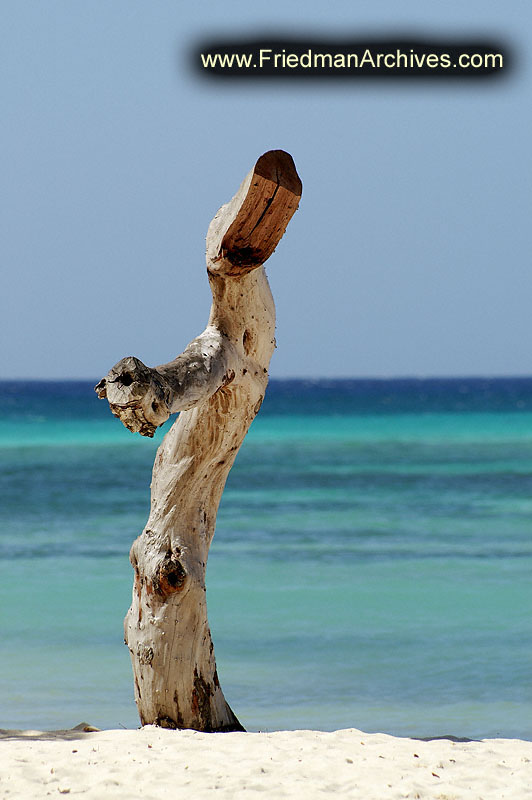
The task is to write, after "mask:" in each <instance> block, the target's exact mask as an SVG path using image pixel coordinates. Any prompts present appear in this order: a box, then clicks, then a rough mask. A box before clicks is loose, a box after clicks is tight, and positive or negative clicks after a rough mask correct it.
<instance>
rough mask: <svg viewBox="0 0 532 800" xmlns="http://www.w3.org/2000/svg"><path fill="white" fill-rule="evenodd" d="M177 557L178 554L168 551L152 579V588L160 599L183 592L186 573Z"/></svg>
mask: <svg viewBox="0 0 532 800" xmlns="http://www.w3.org/2000/svg"><path fill="white" fill-rule="evenodd" d="M179 556H180V553H179V552H176V553H172V551H171V550H169V551H168V553H167V554H166V556H165V559H164V561H163V562H162V564H161V566H160V567H159V570H158V572H157V574H156V576H155V578H154V579H153V588H154V590H155V591H156V592H157V594H158V595H160V596H161V597H168V596H169V595H171V594H175V593H176V592H181V591H183V588H184V586H185V581H186V578H187V573H186V571H185V569H184V567H183V565H182V563H181V561H180V560H179Z"/></svg>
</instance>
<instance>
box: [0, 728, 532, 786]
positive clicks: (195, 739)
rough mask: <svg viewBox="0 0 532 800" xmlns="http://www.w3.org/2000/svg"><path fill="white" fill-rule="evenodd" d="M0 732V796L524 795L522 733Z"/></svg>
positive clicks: (531, 747) (526, 770)
mask: <svg viewBox="0 0 532 800" xmlns="http://www.w3.org/2000/svg"><path fill="white" fill-rule="evenodd" d="M84 727H85V723H82V724H81V725H80V726H78V727H77V728H75V729H73V730H69V731H55V732H40V731H5V730H4V731H1V734H0V738H1V739H2V741H1V742H0V747H1V748H2V756H1V762H0V763H1V765H2V767H1V778H0V787H1V797H2V798H6V800H7V799H9V800H12V798H17V800H19V799H21V798H41V797H42V798H44V797H57V796H58V795H72V796H73V795H82V796H83V797H85V798H91V799H93V800H101V798H139V797H140V798H153V800H159V798H161V797H164V796H169V797H176V798H180V797H183V798H188V797H195V798H211V797H218V798H251V797H258V796H264V795H265V794H267V796H269V797H272V798H324V797H335V798H338V797H339V798H361V799H362V798H364V800H373V799H374V800H386V798H431V799H432V798H433V799H434V800H462V798H466V799H467V800H473V798H474V799H475V800H480V799H481V798H482V800H488V799H490V800H491V799H493V800H495V799H496V800H501V798H508V799H510V798H511V800H522V799H523V800H524V798H530V797H532V742H528V741H521V740H516V739H485V740H482V741H454V740H453V739H452V738H443V739H435V740H431V741H420V740H417V739H407V738H397V737H393V736H388V735H385V734H366V733H362V732H361V731H358V730H356V729H354V728H351V729H348V730H340V731H336V732H333V733H324V732H320V731H278V732H274V733H222V734H205V733H198V732H195V731H170V730H163V729H161V728H156V727H153V726H146V727H145V728H142V729H140V730H107V731H98V732H85V731H84V730H83V728H84Z"/></svg>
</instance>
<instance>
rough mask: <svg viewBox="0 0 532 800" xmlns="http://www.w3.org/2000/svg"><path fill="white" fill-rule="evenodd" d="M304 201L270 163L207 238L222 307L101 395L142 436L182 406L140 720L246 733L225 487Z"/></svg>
mask: <svg viewBox="0 0 532 800" xmlns="http://www.w3.org/2000/svg"><path fill="white" fill-rule="evenodd" d="M300 197H301V181H300V179H299V176H298V174H297V172H296V169H295V166H294V162H293V160H292V157H291V156H290V155H289V154H288V153H285V152H284V151H282V150H272V151H269V152H268V153H265V154H264V155H263V156H261V157H260V158H259V160H258V161H257V163H256V164H255V167H254V168H253V169H252V170H251V172H250V173H249V174H248V175H247V176H246V178H245V179H244V181H243V183H242V185H241V186H240V189H239V190H238V192H237V193H236V195H235V196H234V197H233V199H232V200H231V201H230V202H229V203H227V204H226V205H224V206H222V208H221V209H220V210H219V212H218V213H217V214H216V216H215V217H214V219H213V220H212V222H211V224H210V226H209V230H208V233H207V274H208V277H209V283H210V286H211V290H212V296H213V303H212V308H211V313H210V317H209V321H208V324H207V327H206V328H205V330H204V332H203V333H202V334H200V335H199V336H198V337H197V338H196V339H194V340H193V341H192V342H191V343H190V344H189V345H188V346H187V347H186V348H185V350H184V351H183V353H182V354H181V355H179V356H178V357H177V358H176V359H174V360H173V361H171V362H169V363H168V364H163V365H161V366H158V367H147V366H145V365H144V364H143V363H142V362H141V361H140V360H139V359H138V358H135V357H132V356H130V357H127V358H124V359H122V360H121V361H119V362H118V364H116V365H115V366H114V367H113V368H112V369H111V370H110V371H109V373H108V374H107V375H106V377H105V378H103V379H102V380H101V381H100V382H99V383H98V384H97V386H96V387H95V390H96V392H97V394H98V397H100V398H107V400H108V402H109V405H110V408H111V411H112V413H113V414H114V415H115V416H117V417H118V418H119V419H120V420H121V421H122V422H123V424H124V425H125V426H126V427H127V428H129V430H131V431H133V432H138V433H141V434H142V435H143V436H150V437H151V436H153V434H154V432H155V430H156V428H157V427H158V426H159V425H162V424H163V423H164V422H165V421H166V420H167V419H168V417H169V416H170V415H171V414H173V413H175V412H180V414H179V417H178V419H177V421H176V422H175V423H174V425H173V426H172V428H171V429H170V430H169V432H168V433H167V434H166V436H165V437H164V439H163V441H162V443H161V445H160V447H159V449H158V451H157V455H156V458H155V462H154V466H153V476H152V483H151V510H150V516H149V519H148V522H147V524H146V527H145V528H144V531H143V532H142V534H141V535H140V536H139V537H138V539H137V540H136V541H135V542H134V544H133V546H132V548H131V553H130V560H131V563H132V565H133V569H134V571H135V577H134V586H133V600H132V604H131V608H130V609H129V611H128V613H127V615H126V619H125V624H124V628H125V641H126V644H127V645H128V647H129V651H130V653H131V660H132V664H133V674H134V683H135V699H136V703H137V707H138V710H139V715H140V720H141V723H142V725H148V724H151V725H160V726H162V727H166V728H193V729H195V730H198V731H237V730H238V731H241V730H243V728H242V726H241V725H240V723H239V722H238V720H237V718H236V717H235V715H234V714H233V712H232V711H231V709H230V707H229V705H228V704H227V702H226V700H225V698H224V695H223V692H222V690H221V688H220V683H219V680H218V675H217V672H216V662H215V658H214V648H213V644H212V639H211V633H210V629H209V623H208V620H207V605H206V598H205V568H206V564H207V556H208V552H209V547H210V544H211V541H212V538H213V535H214V529H215V524H216V514H217V511H218V505H219V502H220V499H221V496H222V492H223V488H224V486H225V482H226V479H227V476H228V473H229V470H230V469H231V466H232V464H233V462H234V460H235V457H236V454H237V452H238V450H239V448H240V445H241V444H242V441H243V439H244V436H245V435H246V433H247V431H248V428H249V426H250V425H251V422H252V421H253V419H254V417H255V415H256V414H257V413H258V411H259V408H260V406H261V403H262V400H263V398H264V392H265V390H266V385H267V382H268V366H269V362H270V358H271V356H272V353H273V350H274V347H275V338H274V329H275V306H274V303H273V298H272V295H271V292H270V288H269V285H268V281H267V278H266V273H265V271H264V267H263V266H262V265H263V264H264V262H265V261H266V259H267V258H269V256H270V255H271V254H272V253H273V251H274V249H275V247H276V245H277V244H278V242H279V241H280V239H281V237H282V236H283V234H284V231H285V229H286V226H287V225H288V222H289V221H290V219H291V217H292V215H293V214H294V212H295V211H296V209H297V207H298V204H299V199H300Z"/></svg>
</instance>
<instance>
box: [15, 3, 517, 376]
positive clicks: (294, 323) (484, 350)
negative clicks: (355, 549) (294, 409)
mask: <svg viewBox="0 0 532 800" xmlns="http://www.w3.org/2000/svg"><path fill="white" fill-rule="evenodd" d="M1 7H2V26H1V30H0V39H1V51H2V54H3V55H2V60H3V68H2V77H1V78H0V80H1V83H2V107H3V112H4V113H3V118H4V125H3V126H2V129H1V130H0V162H1V169H2V179H3V185H4V192H3V193H2V194H3V197H2V201H1V202H2V208H1V226H2V236H1V265H2V266H1V270H2V275H3V279H2V293H1V297H0V314H1V324H2V347H1V355H0V378H50V379H55V378H90V379H99V378H100V377H101V376H103V375H104V374H105V373H106V372H107V371H108V370H109V368H110V367H111V366H112V365H113V364H114V363H115V362H117V361H118V360H119V359H120V358H122V357H123V356H126V355H136V356H137V357H139V358H140V359H141V360H142V361H144V362H145V363H146V364H148V365H150V366H153V365H156V364H160V363H164V362H167V361H169V360H171V359H172V358H174V357H175V356H176V355H177V354H178V353H180V352H181V351H182V350H183V348H184V347H185V346H186V344H187V343H188V342H189V341H190V340H191V339H193V338H194V337H195V336H196V335H198V334H199V333H200V332H201V331H202V330H203V328H204V327H205V324H206V321H207V318H208V313H209V307H210V290H209V286H208V282H207V278H206V274H205V255H204V254H205V234H206V232H207V228H208V225H209V222H210V220H211V218H212V217H213V216H214V214H215V212H216V211H217V209H218V208H219V207H220V206H221V205H222V204H223V203H225V202H227V201H228V200H229V199H230V198H231V197H232V195H233V194H234V193H235V191H236V190H237V188H238V186H239V184H240V182H241V180H242V179H243V178H244V176H245V175H246V173H247V172H248V171H249V170H250V169H251V167H252V166H253V164H254V163H255V161H256V160H257V158H258V157H259V156H260V155H261V154H262V153H263V152H265V151H266V150H270V149H278V148H280V149H284V150H287V151H288V152H290V153H291V154H292V156H293V158H294V160H295V163H296V166H297V169H298V172H299V174H300V177H301V179H302V181H303V197H302V200H301V204H300V207H299V210H298V212H297V213H296V215H295V216H294V218H293V219H292V221H291V222H290V224H289V226H288V229H287V232H286V234H285V236H284V238H283V239H282V241H281V242H280V244H279V246H278V248H277V250H276V252H275V253H274V255H273V256H272V257H271V258H270V260H269V261H268V262H267V273H268V277H269V280H270V285H271V287H272V292H273V295H274V298H275V302H276V308H277V335H276V338H277V350H276V352H275V354H274V357H273V359H272V364H271V371H270V374H271V375H272V376H273V377H279V378H280V377H309V378H312V377H395V376H420V377H426V376H453V375H456V376H464V375H471V376H473V375H486V376H495V375H530V374H532V313H531V296H532V274H531V269H530V267H531V252H532V247H531V244H532V242H531V238H532V234H531V230H532V226H531V222H530V220H531V211H532V209H531V191H530V186H531V182H530V178H531V166H532V157H531V149H532V148H531V145H530V131H531V130H532V124H531V123H532V75H531V67H530V58H529V53H530V45H531V43H532V6H531V4H530V3H529V2H528V0H507V2H505V3H501V2H499V1H497V2H491V1H490V0H468V2H466V3H464V2H463V0H461V2H454V0H450V2H446V3H445V4H444V3H439V4H436V3H427V2H426V0H403V1H402V2H401V3H397V2H396V0H374V2H372V3H360V2H354V0H335V1H334V2H331V0H327V2H325V0H323V2H318V0H269V2H268V3H267V4H257V3H250V2H249V0H246V2H242V1H241V0H237V1H236V2H232V0H227V2H225V3H220V2H219V1H217V2H214V0H212V1H211V0H209V1H208V2H201V1H200V2H197V3H194V4H192V3H184V2H178V0H172V1H170V0H112V1H111V0H91V1H90V2H87V0H40V2H39V0H2V2H1ZM266 31H268V32H271V33H272V34H273V33H277V34H279V36H285V37H290V36H298V37H304V36H305V35H308V36H309V37H310V36H311V35H314V36H319V35H322V36H327V37H328V38H331V39H334V38H345V37H346V36H349V35H351V34H352V36H353V38H361V36H363V35H367V36H368V38H369V37H372V38H378V37H379V36H383V35H387V36H390V35H395V34H396V35H397V36H398V38H401V37H405V38H406V37H407V36H409V35H410V36H416V35H417V36H418V37H420V38H428V39H430V38H432V39H438V38H442V39H450V40H453V39H454V38H456V39H467V38H468V37H470V38H473V39H475V38H477V39H478V38H482V37H484V38H491V39H493V40H495V41H499V42H501V43H502V44H503V45H511V48H512V52H513V54H514V60H515V66H514V68H513V69H512V70H511V71H510V70H508V74H507V75H506V76H505V77H504V78H502V79H501V78H497V79H486V78H484V79H483V80H476V81H468V80H461V79H458V80H456V81H452V82H451V81H447V82H445V83H442V82H438V81H435V80H432V81H431V80H429V81H419V82H416V81H409V82H405V81H401V80H399V79H390V80H387V81H380V82H379V81H370V82H368V81H362V80H360V79H358V80H357V79H352V80H349V81H345V80H344V81H324V80H320V81H317V80H305V81H303V80H296V81H290V80H289V79H287V78H286V77H279V78H278V79H276V80H275V81H270V82H261V81H259V80H256V81H255V80H248V81H246V82H242V81H238V80H235V81H228V80H224V81H217V80H216V79H214V78H212V77H211V78H209V77H208V76H202V75H201V74H200V72H199V71H193V70H192V69H191V68H190V62H189V53H190V49H191V47H192V45H193V44H194V43H196V42H198V41H200V40H202V39H209V38H210V39H224V38H225V39H231V38H233V39H235V38H239V37H246V36H247V37H250V38H253V37H256V36H258V35H261V34H263V33H264V32H266Z"/></svg>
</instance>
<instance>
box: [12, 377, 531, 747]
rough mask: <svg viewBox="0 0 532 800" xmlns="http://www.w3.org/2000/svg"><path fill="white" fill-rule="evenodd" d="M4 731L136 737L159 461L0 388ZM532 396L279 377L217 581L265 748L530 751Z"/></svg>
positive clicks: (216, 595) (73, 389)
mask: <svg viewBox="0 0 532 800" xmlns="http://www.w3.org/2000/svg"><path fill="white" fill-rule="evenodd" d="M0 410H1V414H0V472H1V486H2V506H1V512H0V513H1V520H0V522H1V525H0V553H1V555H2V564H3V570H2V581H1V583H0V594H1V606H0V613H1V619H2V633H3V637H2V638H3V642H2V644H3V669H2V673H1V677H0V708H1V709H2V711H1V718H0V727H3V728H8V727H41V728H54V727H69V726H71V725H75V724H77V723H78V722H80V721H81V720H82V719H86V720H88V721H90V722H91V723H92V724H95V725H98V726H99V727H119V726H120V725H125V726H126V727H134V726H136V725H137V717H136V710H135V706H134V702H133V692H132V680H131V675H130V664H129V656H128V653H127V649H126V648H125V647H124V645H123V641H122V619H123V616H124V614H125V612H126V610H127V607H128V605H129V599H130V592H131V581H132V574H131V568H130V565H129V561H128V552H129V547H130V545H131V542H132V541H133V539H134V538H135V537H136V536H137V535H138V534H139V533H140V531H141V530H142V528H143V527H144V523H145V521H146V518H147V515H148V509H149V483H150V476H151V465H152V463H153V457H154V454H155V449H156V447H157V442H158V441H160V439H161V436H162V435H164V432H165V430H167V429H168V427H169V425H168V423H167V425H166V426H164V430H163V431H161V432H158V434H157V436H156V440H155V441H154V442H153V441H150V440H146V439H143V438H142V437H140V436H138V435H133V434H130V433H129V432H128V431H126V430H125V429H124V428H123V427H122V426H121V424H120V423H119V422H118V421H117V420H116V419H114V418H113V417H112V416H111V414H110V412H109V409H108V406H107V404H106V403H105V402H102V401H98V400H97V398H96V395H95V394H94V392H93V391H92V384H91V383H90V382H50V383H45V382H15V381H12V382H3V383H0ZM531 521H532V379H528V378H527V379H525V378H521V379H456V380H390V381H387V380H349V381H347V380H346V381H273V380H272V381H271V383H270V386H269V388H268V392H267V395H266V399H265V401H264V404H263V407H262V409H261V412H260V414H259V416H258V417H257V419H256V420H255V422H254V423H253V426H252V428H251V431H250V433H249V434H248V436H247V438H246V441H245V443H244V445H243V447H242V450H241V452H240V453H239V455H238V458H237V461H236V463H235V466H234V467H233V470H232V472H231V474H230V476H229V480H228V483H227V486H226V490H225V493H224V496H223V499H222V503H221V507H220V512H219V515H218V526H217V532H216V536H215V540H214V543H213V546H212V549H211V555H210V559H209V568H208V602H209V618H210V621H211V628H212V632H213V638H214V642H215V647H216V653H217V660H218V668H219V670H218V671H219V674H220V678H221V681H222V685H223V688H224V692H225V694H226V697H227V698H228V700H229V702H230V703H231V705H232V707H233V708H234V710H235V712H236V714H237V716H238V717H239V718H240V719H241V721H242V722H243V724H244V725H245V726H246V727H247V728H248V729H251V730H257V729H261V730H268V729H275V728H301V727H314V728H321V729H323V730H330V729H335V728H341V727H358V728H361V729H363V730H366V731H376V730H381V731H385V732H389V733H394V734H400V735H416V736H429V735H441V734H446V733H453V734H455V735H458V736H471V737H479V736H519V737H521V738H528V739H532V722H531V720H532V686H531V670H532V589H531V581H530V578H531V572H532V544H531V540H532V538H531V527H532V526H531Z"/></svg>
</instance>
